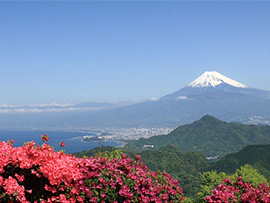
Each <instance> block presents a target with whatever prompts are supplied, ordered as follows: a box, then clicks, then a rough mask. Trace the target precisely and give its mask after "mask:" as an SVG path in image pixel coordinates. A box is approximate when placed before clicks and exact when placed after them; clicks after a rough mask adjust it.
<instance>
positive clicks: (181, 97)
mask: <svg viewBox="0 0 270 203" xmlns="http://www.w3.org/2000/svg"><path fill="white" fill-rule="evenodd" d="M177 99H178V100H185V99H188V97H187V96H179V97H178V98H177Z"/></svg>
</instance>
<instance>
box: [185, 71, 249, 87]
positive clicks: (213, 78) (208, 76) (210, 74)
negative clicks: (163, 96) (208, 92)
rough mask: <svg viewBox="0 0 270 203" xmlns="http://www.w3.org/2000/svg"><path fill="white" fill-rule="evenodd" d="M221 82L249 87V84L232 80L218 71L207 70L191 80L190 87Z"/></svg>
mask: <svg viewBox="0 0 270 203" xmlns="http://www.w3.org/2000/svg"><path fill="white" fill-rule="evenodd" d="M221 83H227V84H229V85H231V86H234V87H240V88H247V87H248V86H246V85H244V84H241V83H239V82H237V81H235V80H232V79H230V78H228V77H226V76H224V75H222V74H220V73H218V72H216V71H206V72H205V73H204V74H202V75H201V76H200V77H198V78H197V79H196V80H194V81H193V82H191V83H190V84H189V85H188V87H209V86H212V87H216V86H217V85H220V84H221Z"/></svg>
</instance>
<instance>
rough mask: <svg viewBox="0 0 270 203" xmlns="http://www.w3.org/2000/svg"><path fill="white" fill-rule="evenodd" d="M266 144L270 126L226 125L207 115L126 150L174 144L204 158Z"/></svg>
mask: <svg viewBox="0 0 270 203" xmlns="http://www.w3.org/2000/svg"><path fill="white" fill-rule="evenodd" d="M268 143H270V126H256V125H243V124H240V123H227V122H223V121H220V120H218V119H216V118H215V117H213V116H210V115H206V116H204V117H202V118H201V119H200V120H198V121H195V122H194V123H192V124H187V125H183V126H180V127H178V128H176V129H175V130H174V131H172V132H171V133H169V134H168V135H159V136H153V137H150V138H148V139H143V138H141V139H139V140H138V141H136V142H133V143H131V144H128V145H127V147H128V149H129V150H131V151H137V152H140V151H143V150H146V149H147V148H144V147H143V146H144V145H154V149H158V148H160V147H162V146H166V145H174V146H176V147H178V148H179V149H180V151H182V152H186V151H197V152H200V153H202V154H203V155H205V156H207V157H209V156H216V155H219V156H220V157H223V156H224V155H226V154H229V153H233V152H237V151H239V150H241V149H242V148H244V147H246V146H248V145H254V144H268Z"/></svg>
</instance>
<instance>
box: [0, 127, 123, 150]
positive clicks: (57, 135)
mask: <svg viewBox="0 0 270 203" xmlns="http://www.w3.org/2000/svg"><path fill="white" fill-rule="evenodd" d="M44 134H46V135H48V136H49V138H50V139H49V141H48V142H47V143H48V144H50V145H51V146H53V147H54V149H55V150H56V151H60V150H65V152H66V153H73V152H81V151H83V150H89V149H94V148H96V147H98V146H99V147H101V146H102V145H103V146H116V147H117V146H121V145H123V143H121V142H114V141H102V142H84V141H82V139H83V136H85V135H91V136H95V134H93V133H81V132H62V131H0V141H8V140H14V145H13V146H14V147H18V146H22V145H24V143H25V142H28V141H32V140H33V141H35V142H36V145H42V144H43V142H42V138H41V135H44ZM59 142H65V144H66V146H65V147H60V145H59Z"/></svg>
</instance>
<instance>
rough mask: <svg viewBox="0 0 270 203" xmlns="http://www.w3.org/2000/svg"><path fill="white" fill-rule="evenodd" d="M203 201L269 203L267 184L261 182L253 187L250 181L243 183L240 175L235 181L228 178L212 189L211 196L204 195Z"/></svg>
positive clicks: (269, 193)
mask: <svg viewBox="0 0 270 203" xmlns="http://www.w3.org/2000/svg"><path fill="white" fill-rule="evenodd" d="M205 202H209V203H221V202H224V203H229V202H237V203H238V202H239V203H244V202H249V203H257V202H261V203H269V202H270V191H269V186H267V185H266V184H265V183H263V184H260V185H259V186H258V187H257V188H256V187H253V186H252V185H251V184H250V183H248V182H246V183H245V182H244V181H243V180H242V177H241V176H240V177H238V178H236V181H235V182H232V181H231V180H230V179H225V180H224V181H223V183H222V184H221V185H219V186H218V187H216V188H215V189H214V190H212V195H211V196H207V197H205Z"/></svg>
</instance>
